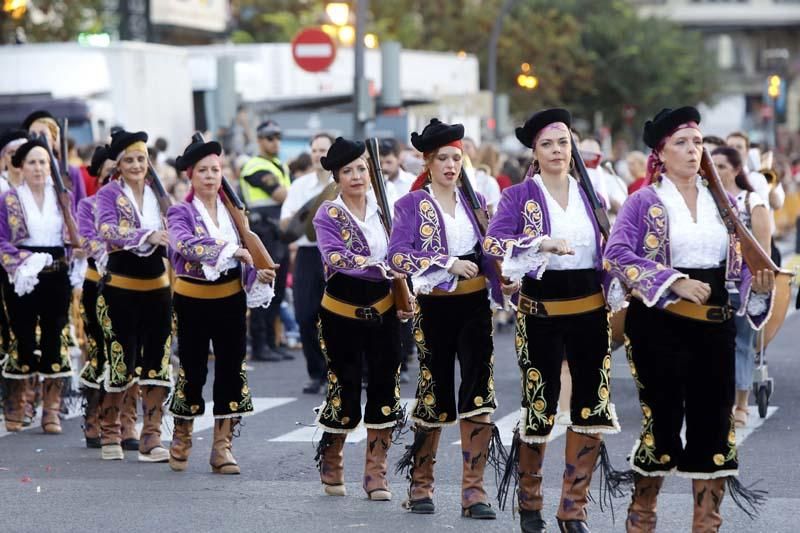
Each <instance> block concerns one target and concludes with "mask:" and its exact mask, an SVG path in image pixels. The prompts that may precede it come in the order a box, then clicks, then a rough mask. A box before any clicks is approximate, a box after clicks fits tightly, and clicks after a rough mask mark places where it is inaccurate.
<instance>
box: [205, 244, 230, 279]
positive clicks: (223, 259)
mask: <svg viewBox="0 0 800 533" xmlns="http://www.w3.org/2000/svg"><path fill="white" fill-rule="evenodd" d="M238 249H239V245H238V244H236V243H235V242H229V243H228V244H226V245H225V246H224V247H223V248H222V250H220V252H219V256H218V257H217V262H216V264H214V265H206V264H203V265H202V267H203V276H205V278H206V279H207V280H208V281H217V280H218V279H219V277H220V275H221V274H222V267H224V266H225V264H226V263H227V262H228V261H230V260H231V259H233V254H235V253H236V250H238ZM226 270H227V269H226Z"/></svg>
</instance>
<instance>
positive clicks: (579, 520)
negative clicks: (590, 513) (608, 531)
mask: <svg viewBox="0 0 800 533" xmlns="http://www.w3.org/2000/svg"><path fill="white" fill-rule="evenodd" d="M602 442H603V440H602V438H600V436H598V435H589V434H584V433H577V432H575V431H572V430H571V429H568V430H567V447H566V451H565V453H564V460H565V463H566V464H565V467H564V481H563V482H562V485H561V502H560V503H559V505H558V512H557V513H556V518H557V519H558V527H560V528H561V531H565V532H570V533H573V532H574V533H583V532H587V533H588V531H589V527H588V526H587V525H586V518H587V514H586V505H587V503H588V495H589V485H590V484H591V482H592V472H593V471H594V466H595V463H596V462H597V456H598V455H599V454H600V445H601V444H602Z"/></svg>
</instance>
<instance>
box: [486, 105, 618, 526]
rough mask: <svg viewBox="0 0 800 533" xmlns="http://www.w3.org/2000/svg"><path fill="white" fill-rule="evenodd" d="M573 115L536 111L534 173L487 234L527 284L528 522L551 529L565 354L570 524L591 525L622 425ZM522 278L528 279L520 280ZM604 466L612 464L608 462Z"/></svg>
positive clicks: (563, 515)
mask: <svg viewBox="0 0 800 533" xmlns="http://www.w3.org/2000/svg"><path fill="white" fill-rule="evenodd" d="M570 121H571V117H570V114H569V112H568V111H567V110H565V109H546V110H543V111H540V112H538V113H535V114H534V115H533V116H531V117H530V118H529V119H528V120H527V121H526V122H525V125H524V126H523V127H521V128H517V138H518V139H519V140H520V142H521V143H522V144H524V145H525V146H527V147H528V148H532V149H533V165H532V166H531V169H530V171H529V175H528V177H527V179H526V180H525V181H524V182H523V183H520V184H518V185H514V186H513V187H509V188H508V189H506V190H505V191H503V197H502V199H501V200H500V203H499V205H498V207H497V212H496V213H495V216H494V217H493V218H492V221H491V224H490V225H489V231H488V232H487V236H486V239H485V240H484V243H483V247H484V250H485V251H486V253H488V254H490V255H492V256H494V257H496V258H497V259H500V260H502V271H503V275H504V276H506V277H508V278H509V279H510V281H512V282H514V283H515V284H521V290H520V292H519V294H518V295H517V296H516V297H515V299H516V304H517V329H516V338H517V343H516V348H517V362H518V364H519V367H520V371H521V373H522V412H521V419H520V423H519V426H518V428H517V430H516V432H515V435H514V443H513V447H514V451H513V452H512V453H511V454H510V456H511V457H512V458H514V459H516V460H517V461H518V462H517V464H513V461H512V462H511V463H510V464H509V465H507V468H508V469H509V476H508V477H507V478H506V479H510V476H511V475H513V473H514V471H516V472H515V475H517V476H518V477H519V491H518V501H519V509H520V524H521V526H522V531H523V532H525V533H531V532H540V531H544V530H545V527H546V524H545V521H544V519H543V518H542V516H541V509H542V496H543V494H542V475H541V474H542V462H543V459H544V453H545V447H546V444H547V441H548V440H549V438H550V433H551V431H552V430H553V423H554V419H555V415H556V409H557V407H558V396H559V391H560V389H561V386H560V385H561V383H560V371H561V362H562V361H563V360H564V358H565V357H566V359H567V361H568V362H569V370H570V374H571V376H572V383H573V387H572V399H571V401H570V406H571V419H572V423H571V425H570V428H569V429H568V430H567V436H566V440H567V444H566V452H565V461H566V468H565V470H564V476H563V483H562V491H561V501H560V503H559V506H558V512H557V514H556V517H557V519H558V524H559V528H560V530H561V531H570V532H583V531H589V529H588V527H587V525H586V519H587V513H586V506H587V503H588V494H589V485H590V483H591V480H592V472H593V471H594V469H595V463H596V462H597V459H598V457H601V458H605V457H607V454H605V453H601V452H602V449H603V446H604V444H603V441H602V434H604V433H605V434H608V433H617V432H619V423H618V422H617V415H616V413H615V411H614V404H613V403H611V350H610V346H609V329H608V319H607V313H606V308H605V298H604V296H603V291H602V285H603V280H604V277H606V275H604V272H603V269H602V242H601V241H602V234H601V233H600V230H599V228H598V224H597V221H596V220H595V217H594V214H593V210H592V207H591V204H590V203H589V200H588V199H587V196H586V194H585V193H584V192H583V190H582V189H581V186H580V185H579V184H578V182H577V180H575V178H573V177H572V176H570V175H569V170H570V167H571V165H572V149H571V145H572V132H571V131H570ZM517 286H519V285H517ZM601 465H602V466H603V467H604V468H610V465H609V464H608V463H607V462H606V461H602V462H601Z"/></svg>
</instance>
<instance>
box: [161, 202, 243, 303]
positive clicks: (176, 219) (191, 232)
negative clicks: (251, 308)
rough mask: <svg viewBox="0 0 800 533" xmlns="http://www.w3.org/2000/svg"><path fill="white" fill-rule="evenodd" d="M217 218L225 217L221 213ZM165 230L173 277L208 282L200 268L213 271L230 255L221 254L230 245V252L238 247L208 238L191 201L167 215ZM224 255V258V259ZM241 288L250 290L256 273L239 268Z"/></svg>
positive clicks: (230, 255) (171, 210)
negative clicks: (241, 278) (173, 272)
mask: <svg viewBox="0 0 800 533" xmlns="http://www.w3.org/2000/svg"><path fill="white" fill-rule="evenodd" d="M220 216H227V214H225V213H220ZM167 230H168V232H169V243H170V254H169V255H170V262H171V263H172V268H173V269H174V270H175V275H176V276H180V277H187V278H194V279H199V280H206V281H214V280H209V279H208V276H206V274H205V272H204V270H203V266H206V267H211V268H214V269H216V268H217V267H218V266H219V265H220V263H221V262H222V261H221V260H223V259H228V258H230V257H232V256H233V253H232V252H231V253H226V254H223V250H225V248H226V247H229V246H230V245H231V244H233V248H234V249H233V252H235V251H236V250H238V248H239V246H238V243H229V242H226V241H223V240H220V239H215V238H213V237H211V235H210V233H209V231H208V228H207V227H206V224H205V222H204V221H203V217H202V216H201V215H200V212H199V211H198V210H197V208H196V207H195V206H194V204H192V202H190V201H184V202H180V203H177V204H175V205H173V206H172V207H170V208H169V211H167ZM223 255H227V257H223ZM242 277H243V280H242V282H243V286H244V288H245V290H248V291H249V290H250V289H251V288H252V287H253V284H254V283H255V281H256V269H255V268H254V267H252V266H249V265H244V264H242Z"/></svg>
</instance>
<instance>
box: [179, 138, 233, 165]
mask: <svg viewBox="0 0 800 533" xmlns="http://www.w3.org/2000/svg"><path fill="white" fill-rule="evenodd" d="M221 153H222V145H221V144H219V143H218V142H217V141H209V142H204V141H203V137H202V136H201V135H200V134H198V133H195V134H194V135H192V142H191V144H189V146H187V147H186V149H185V150H184V151H183V155H179V156H178V158H177V159H176V160H175V168H176V169H177V170H178V172H180V171H182V170H186V169H187V168H189V167H191V166H193V165H194V164H195V163H197V162H198V161H200V160H201V159H203V158H204V157H205V156H207V155H211V154H216V155H220V154H221Z"/></svg>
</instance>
